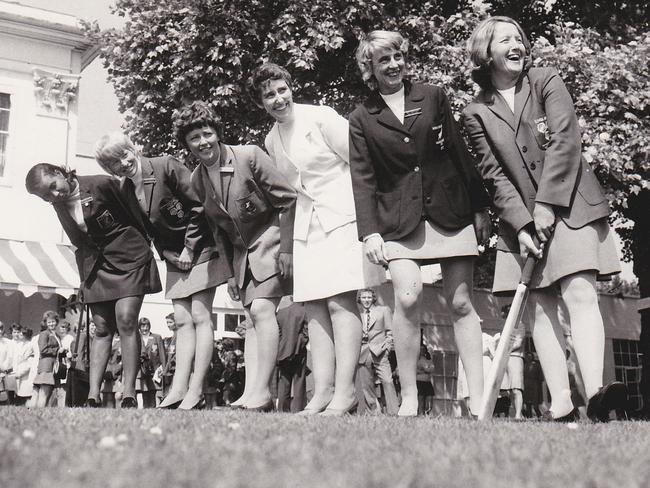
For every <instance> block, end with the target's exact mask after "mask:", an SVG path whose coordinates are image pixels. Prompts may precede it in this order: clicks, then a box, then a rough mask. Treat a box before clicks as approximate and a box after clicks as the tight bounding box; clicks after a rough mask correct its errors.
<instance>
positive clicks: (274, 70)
mask: <svg viewBox="0 0 650 488" xmlns="http://www.w3.org/2000/svg"><path fill="white" fill-rule="evenodd" d="M271 80H284V81H285V82H286V83H287V86H288V87H289V88H290V89H291V90H293V80H292V78H291V74H290V73H289V72H288V71H287V70H286V69H284V68H283V67H282V66H280V65H277V64H275V63H264V64H262V65H261V66H258V67H257V68H255V70H253V74H252V75H251V76H250V77H249V78H248V80H247V81H246V91H247V92H248V96H250V97H251V99H252V100H253V102H255V104H256V105H260V104H261V103H262V90H263V89H264V85H266V83H268V82H269V81H271Z"/></svg>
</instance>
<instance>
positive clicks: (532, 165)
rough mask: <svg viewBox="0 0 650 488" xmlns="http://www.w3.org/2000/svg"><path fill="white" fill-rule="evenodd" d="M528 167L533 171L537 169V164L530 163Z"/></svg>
mask: <svg viewBox="0 0 650 488" xmlns="http://www.w3.org/2000/svg"><path fill="white" fill-rule="evenodd" d="M530 169H532V170H533V171H535V170H536V169H537V165H536V164H535V163H530Z"/></svg>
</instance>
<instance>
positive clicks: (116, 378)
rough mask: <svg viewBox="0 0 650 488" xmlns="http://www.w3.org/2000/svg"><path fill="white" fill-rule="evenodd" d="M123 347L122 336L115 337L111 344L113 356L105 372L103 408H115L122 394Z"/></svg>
mask: <svg viewBox="0 0 650 488" xmlns="http://www.w3.org/2000/svg"><path fill="white" fill-rule="evenodd" d="M121 379H122V347H121V342H120V336H119V335H114V336H113V342H112V344H111V355H110V356H109V357H108V364H107V365H106V371H105V372H104V382H103V383H102V407H104V408H115V407H116V406H117V400H118V396H121V394H122V381H121Z"/></svg>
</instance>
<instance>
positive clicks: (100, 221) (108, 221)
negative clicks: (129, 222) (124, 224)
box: [95, 209, 115, 230]
mask: <svg viewBox="0 0 650 488" xmlns="http://www.w3.org/2000/svg"><path fill="white" fill-rule="evenodd" d="M95 220H96V221H97V225H99V228H100V229H102V230H107V229H109V228H111V227H113V226H114V225H115V218H114V217H113V215H112V214H111V212H110V210H108V209H106V210H104V211H103V212H102V213H101V214H100V215H99V216H98V217H97V218H96V219H95Z"/></svg>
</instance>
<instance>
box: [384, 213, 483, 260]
mask: <svg viewBox="0 0 650 488" xmlns="http://www.w3.org/2000/svg"><path fill="white" fill-rule="evenodd" d="M384 252H385V255H386V259H387V260H388V261H392V260H394V259H414V260H418V261H420V264H423V265H424V264H427V265H428V264H435V263H438V262H439V261H440V259H444V258H452V257H460V256H477V255H478V243H477V241H476V233H475V232H474V226H473V225H471V224H470V225H468V226H466V227H463V228H462V229H456V230H448V229H443V228H442V227H440V226H439V225H437V224H436V223H434V222H430V221H428V220H422V221H420V223H419V224H418V226H417V227H416V228H415V230H414V231H413V232H411V233H410V234H409V235H407V236H406V237H402V238H401V239H399V240H396V241H388V242H386V243H385V244H384Z"/></svg>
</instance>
